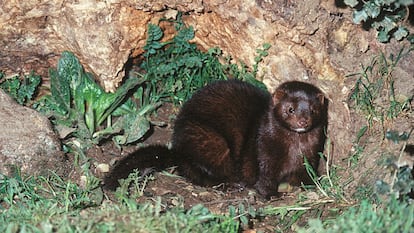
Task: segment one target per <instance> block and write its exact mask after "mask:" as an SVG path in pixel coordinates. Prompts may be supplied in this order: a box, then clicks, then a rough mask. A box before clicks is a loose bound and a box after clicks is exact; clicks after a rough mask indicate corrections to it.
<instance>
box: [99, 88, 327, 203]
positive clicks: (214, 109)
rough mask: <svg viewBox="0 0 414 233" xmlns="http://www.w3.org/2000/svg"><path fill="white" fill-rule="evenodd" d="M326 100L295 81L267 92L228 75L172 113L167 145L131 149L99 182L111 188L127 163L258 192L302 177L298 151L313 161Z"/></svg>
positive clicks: (303, 179)
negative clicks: (169, 169) (175, 168)
mask: <svg viewBox="0 0 414 233" xmlns="http://www.w3.org/2000/svg"><path fill="white" fill-rule="evenodd" d="M326 103H327V102H326V100H325V98H324V96H323V94H322V93H321V92H320V91H319V90H318V89H317V88H316V87H314V86H312V85H310V84H306V83H302V82H287V83H285V84H282V85H281V86H280V87H279V88H278V89H277V90H276V91H275V93H274V94H273V95H269V93H267V92H265V91H262V90H260V89H258V88H256V87H254V86H252V85H250V84H247V83H244V82H241V81H236V80H232V81H220V82H216V83H214V84H211V85H208V86H207V87H205V88H203V89H201V90H200V91H198V92H196V93H195V94H194V95H193V97H192V98H191V99H190V100H189V101H188V102H186V103H185V104H184V106H183V108H182V110H181V112H180V114H178V116H177V120H176V122H175V127H174V132H173V138H172V149H170V150H168V149H166V147H162V146H149V147H147V148H143V149H139V150H137V151H136V152H134V153H132V154H130V155H128V156H127V157H126V158H124V159H122V160H121V161H120V162H119V163H118V164H117V165H116V166H115V167H114V168H113V170H112V171H111V173H110V174H109V175H108V176H107V177H106V178H105V180H104V183H105V186H106V187H107V188H109V189H114V188H115V187H116V186H117V185H118V181H117V180H118V179H120V178H125V177H127V175H128V173H129V172H131V171H132V170H133V169H134V168H139V169H143V168H148V167H155V168H157V169H164V168H166V167H169V166H173V165H178V168H179V171H180V173H181V174H182V175H183V176H185V177H187V178H189V179H190V180H191V181H192V182H193V183H195V184H199V185H214V184H219V183H242V184H245V185H247V186H250V187H255V188H256V189H257V190H258V191H259V193H260V194H262V195H264V196H266V197H269V196H271V195H277V194H278V193H277V188H278V185H279V184H280V183H281V182H290V183H292V184H295V185H298V184H300V183H301V182H304V183H310V181H311V180H310V178H309V176H308V175H307V173H306V170H305V168H304V166H303V163H304V160H303V155H305V156H306V158H307V160H308V161H309V162H310V164H311V165H312V166H313V167H314V168H315V169H317V167H318V161H319V155H318V152H321V151H323V145H324V141H325V136H324V128H325V127H326V115H327V105H326ZM298 129H301V130H298ZM295 130H296V131H295ZM297 131H300V132H297ZM302 131H303V132H302Z"/></svg>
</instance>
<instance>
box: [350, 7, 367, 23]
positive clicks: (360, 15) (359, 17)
mask: <svg viewBox="0 0 414 233" xmlns="http://www.w3.org/2000/svg"><path fill="white" fill-rule="evenodd" d="M352 19H353V21H354V23H356V24H359V23H361V22H362V21H367V19H368V14H367V12H365V10H360V11H354V12H353V13H352Z"/></svg>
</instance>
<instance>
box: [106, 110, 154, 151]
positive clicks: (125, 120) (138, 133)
mask: <svg viewBox="0 0 414 233" xmlns="http://www.w3.org/2000/svg"><path fill="white" fill-rule="evenodd" d="M114 128H122V129H124V133H123V135H117V136H115V137H114V141H115V142H116V143H117V144H118V145H124V144H129V143H132V142H135V141H137V140H139V139H141V138H142V137H143V136H144V135H145V134H146V133H147V132H148V130H149V129H150V122H149V121H148V119H146V117H143V116H140V115H137V114H133V113H132V114H128V115H124V116H122V117H121V118H120V119H118V121H117V122H116V123H115V125H114Z"/></svg>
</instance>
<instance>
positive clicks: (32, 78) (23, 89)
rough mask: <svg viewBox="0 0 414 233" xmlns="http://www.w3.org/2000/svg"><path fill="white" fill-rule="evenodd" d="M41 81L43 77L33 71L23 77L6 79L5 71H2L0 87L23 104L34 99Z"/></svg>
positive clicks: (0, 73)
mask: <svg viewBox="0 0 414 233" xmlns="http://www.w3.org/2000/svg"><path fill="white" fill-rule="evenodd" d="M40 82H41V77H40V76H38V75H35V74H34V73H33V72H32V73H30V74H29V75H25V76H23V77H19V76H14V77H12V78H9V79H5V77H4V73H3V72H0V88H2V89H3V90H4V91H6V92H7V93H8V94H9V95H10V96H11V97H13V99H15V100H16V101H17V102H18V103H19V104H22V105H23V104H28V103H29V101H31V100H33V98H34V97H35V96H36V90H37V88H38V87H39V85H40Z"/></svg>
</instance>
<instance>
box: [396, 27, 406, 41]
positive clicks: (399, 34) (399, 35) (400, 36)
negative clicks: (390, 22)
mask: <svg viewBox="0 0 414 233" xmlns="http://www.w3.org/2000/svg"><path fill="white" fill-rule="evenodd" d="M406 36H408V30H407V29H406V28H405V27H398V29H397V31H395V32H394V38H395V39H396V40H402V39H404V37H406Z"/></svg>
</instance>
